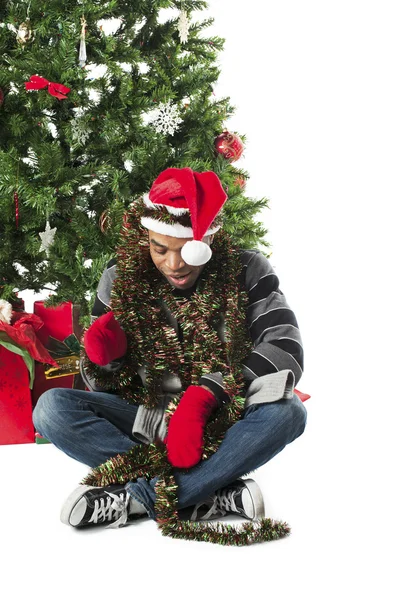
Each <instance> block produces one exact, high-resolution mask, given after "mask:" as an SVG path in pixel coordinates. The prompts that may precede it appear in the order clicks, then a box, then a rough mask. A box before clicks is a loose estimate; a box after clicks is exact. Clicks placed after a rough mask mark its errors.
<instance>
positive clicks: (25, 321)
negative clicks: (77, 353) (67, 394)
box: [0, 313, 58, 367]
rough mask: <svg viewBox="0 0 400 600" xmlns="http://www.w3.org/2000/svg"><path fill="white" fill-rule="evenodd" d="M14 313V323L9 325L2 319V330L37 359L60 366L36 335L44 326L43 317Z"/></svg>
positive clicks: (0, 323)
mask: <svg viewBox="0 0 400 600" xmlns="http://www.w3.org/2000/svg"><path fill="white" fill-rule="evenodd" d="M13 314H14V315H15V319H14V318H13V324H12V325H8V323H4V322H3V321H0V331H5V333H6V334H7V335H8V337H9V338H11V339H12V341H13V342H15V343H16V344H18V345H19V346H22V348H25V349H26V350H28V352H29V354H30V355H31V356H32V358H34V359H35V360H37V361H39V362H42V363H49V364H50V365H53V367H58V364H57V363H56V361H55V360H54V359H53V358H52V357H51V356H50V354H49V353H48V351H47V350H46V348H45V347H44V346H43V344H42V343H41V342H40V340H39V339H38V338H37V337H36V332H37V331H38V330H39V329H40V328H41V327H42V326H43V321H42V319H41V318H40V317H38V316H37V315H31V314H27V313H18V314H17V313H13Z"/></svg>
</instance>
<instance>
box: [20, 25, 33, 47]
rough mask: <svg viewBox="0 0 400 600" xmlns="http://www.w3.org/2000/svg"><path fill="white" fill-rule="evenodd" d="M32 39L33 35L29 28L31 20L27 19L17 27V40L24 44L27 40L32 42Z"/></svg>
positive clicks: (21, 44)
mask: <svg viewBox="0 0 400 600" xmlns="http://www.w3.org/2000/svg"><path fill="white" fill-rule="evenodd" d="M34 39H35V36H34V34H33V31H32V29H31V22H30V20H29V19H27V20H26V21H25V22H24V23H21V25H20V26H19V27H18V30H17V42H18V44H19V45H20V46H25V45H26V44H27V43H28V42H33V40H34Z"/></svg>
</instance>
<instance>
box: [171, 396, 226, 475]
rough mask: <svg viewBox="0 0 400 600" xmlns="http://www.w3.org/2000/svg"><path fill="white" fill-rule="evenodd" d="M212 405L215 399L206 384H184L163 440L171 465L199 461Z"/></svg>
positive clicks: (187, 464) (179, 465)
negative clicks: (184, 388)
mask: <svg viewBox="0 0 400 600" xmlns="http://www.w3.org/2000/svg"><path fill="white" fill-rule="evenodd" d="M216 406H217V399H216V397H215V396H214V394H213V393H212V392H211V391H210V390H209V389H208V388H207V387H205V386H198V385H190V386H189V387H188V389H187V390H186V392H185V393H184V394H183V396H182V398H181V401H180V402H179V404H178V407H177V409H176V410H175V412H174V414H173V415H172V417H171V419H170V422H169V425H168V434H167V438H166V441H165V443H166V446H167V456H168V460H169V462H170V463H171V465H173V466H174V467H179V468H185V469H188V468H190V467H193V466H194V465H196V464H197V463H198V462H199V461H200V460H201V456H202V454H203V436H204V428H205V426H206V424H207V421H208V418H209V416H210V415H211V413H212V411H213V410H214V408H215V407H216Z"/></svg>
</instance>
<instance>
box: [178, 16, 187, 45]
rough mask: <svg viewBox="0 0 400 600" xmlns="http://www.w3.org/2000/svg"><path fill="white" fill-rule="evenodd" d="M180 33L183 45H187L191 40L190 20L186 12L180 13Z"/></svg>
mask: <svg viewBox="0 0 400 600" xmlns="http://www.w3.org/2000/svg"><path fill="white" fill-rule="evenodd" d="M178 32H179V39H180V41H181V44H186V42H187V41H188V39H189V19H188V16H187V12H186V10H181V12H180V13H179V21H178Z"/></svg>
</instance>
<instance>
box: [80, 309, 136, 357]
mask: <svg viewBox="0 0 400 600" xmlns="http://www.w3.org/2000/svg"><path fill="white" fill-rule="evenodd" d="M84 343H85V350H86V354H87V355H88V357H89V359H90V360H91V361H92V362H94V363H96V365H100V366H101V367H104V365H108V363H110V362H111V361H113V360H115V359H116V358H120V357H121V356H123V355H124V354H125V353H126V350H127V346H128V345H127V341H126V335H125V333H124V331H123V329H122V328H121V326H120V325H119V323H118V321H117V320H116V319H115V317H114V313H113V312H112V311H110V312H108V313H106V314H105V315H102V316H101V317H99V318H98V319H96V321H95V322H94V323H92V325H91V326H90V327H89V329H88V330H87V331H86V333H85V337H84Z"/></svg>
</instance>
